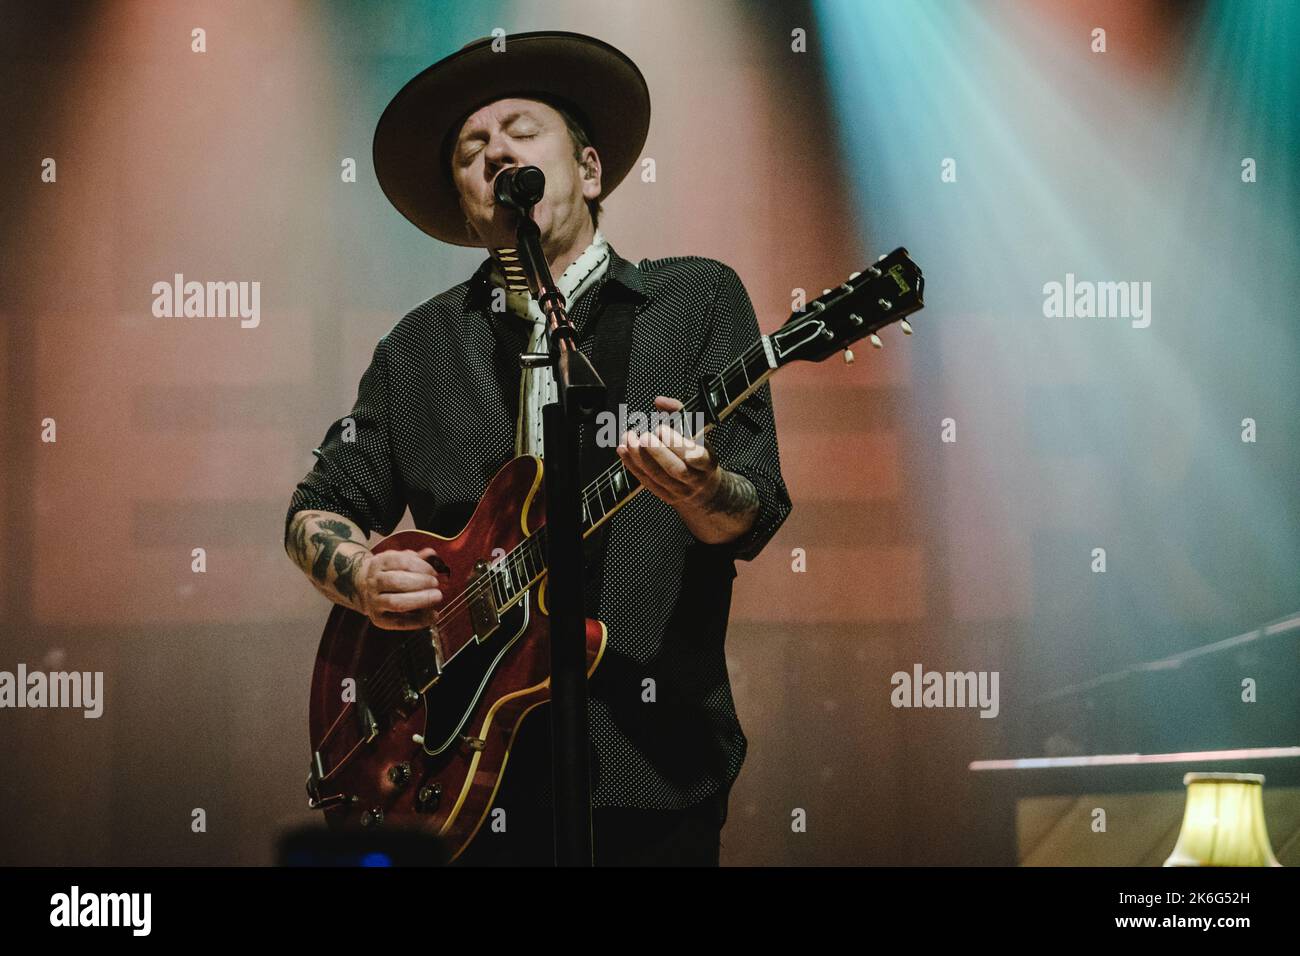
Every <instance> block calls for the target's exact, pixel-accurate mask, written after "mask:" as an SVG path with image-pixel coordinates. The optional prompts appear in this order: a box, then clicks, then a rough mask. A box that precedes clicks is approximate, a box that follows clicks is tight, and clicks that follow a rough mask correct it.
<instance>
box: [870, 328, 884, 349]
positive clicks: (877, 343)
mask: <svg viewBox="0 0 1300 956" xmlns="http://www.w3.org/2000/svg"><path fill="white" fill-rule="evenodd" d="M871 344H872V345H874V346H875V347H876V348H878V349H883V348H884V347H885V343H884V342H882V341H880V336H879V335H877V334H876V333H875V332H872V333H871Z"/></svg>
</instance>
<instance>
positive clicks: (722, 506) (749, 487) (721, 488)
mask: <svg viewBox="0 0 1300 956" xmlns="http://www.w3.org/2000/svg"><path fill="white" fill-rule="evenodd" d="M704 507H705V508H706V509H707V510H709V511H712V512H714V513H718V514H727V515H746V514H749V513H750V512H751V511H756V510H758V490H757V489H756V488H755V487H754V483H753V482H752V481H750V480H749V479H748V478H746V477H745V476H744V475H738V474H736V473H735V472H734V471H727V469H725V468H724V469H722V481H720V482H719V483H718V490H717V491H716V492H714V494H713V497H712V498H710V499H709V500H708V501H707V502H706V503H705V505H704Z"/></svg>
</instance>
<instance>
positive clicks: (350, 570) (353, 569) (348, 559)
mask: <svg viewBox="0 0 1300 956" xmlns="http://www.w3.org/2000/svg"><path fill="white" fill-rule="evenodd" d="M365 556H366V553H365V552H364V551H358V552H356V553H355V554H352V555H346V554H336V555H334V571H335V577H334V587H335V589H336V590H337V591H338V592H339V594H342V595H343V596H344V597H345V598H347V599H348V600H349V601H351V600H354V599H355V598H356V596H357V582H356V574H357V568H359V567H361V560H362V558H364V557H365Z"/></svg>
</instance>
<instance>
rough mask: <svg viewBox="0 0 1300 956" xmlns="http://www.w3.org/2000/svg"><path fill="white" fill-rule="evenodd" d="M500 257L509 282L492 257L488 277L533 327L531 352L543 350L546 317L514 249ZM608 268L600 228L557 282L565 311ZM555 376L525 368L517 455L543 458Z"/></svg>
mask: <svg viewBox="0 0 1300 956" xmlns="http://www.w3.org/2000/svg"><path fill="white" fill-rule="evenodd" d="M496 252H497V253H498V255H500V256H501V259H502V261H504V262H505V263H506V265H507V269H508V271H510V273H511V276H510V280H509V281H507V280H506V277H505V276H504V275H502V273H501V266H500V264H499V263H498V262H497V261H496V256H494V257H493V262H492V271H491V273H490V274H489V278H490V279H491V281H492V282H493V284H495V285H497V286H500V287H501V288H503V289H505V290H506V308H507V310H508V311H509V312H510V313H511V314H513V315H517V316H519V318H520V319H522V320H523V321H525V322H528V323H530V324H531V325H532V334H531V335H530V336H529V337H528V348H527V350H528V351H529V352H541V351H544V343H545V332H546V314H545V313H544V312H543V311H542V307H541V306H540V305H538V303H537V300H536V299H534V298H533V297H532V294H531V293H530V292H529V291H528V284H527V282H526V280H525V279H524V277H523V272H522V269H521V268H520V267H519V266H517V265H513V263H517V262H518V257H517V256H516V253H515V250H513V249H498V250H496ZM608 268H609V243H608V242H606V241H605V237H604V236H603V235H601V232H600V230H599V229H597V230H596V234H595V236H594V237H593V238H592V241H591V245H589V246H588V247H587V249H586V251H585V252H583V254H582V255H580V256H578V258H577V259H575V260H574V261H573V264H572V265H571V266H569V267H568V268H567V269H565V270H564V274H563V275H561V276H560V277H559V278H558V279H556V280H555V284H556V285H557V286H559V289H560V292H561V293H562V294H563V295H564V304H565V308H566V309H567V310H568V311H569V312H570V313H572V311H573V305H574V303H575V302H577V301H578V297H579V296H581V295H582V294H583V293H584V292H586V291H587V290H588V289H590V288H591V287H592V286H594V285H595V284H596V280H598V279H599V278H600V277H601V276H602V275H604V274H605V271H606V270H607V269H608ZM556 396H557V393H556V387H555V376H554V375H553V374H552V373H551V367H550V366H549V365H544V366H542V367H540V368H526V369H524V370H523V374H522V375H521V376H520V381H519V426H518V428H517V429H516V431H515V455H516V456H518V455H537V456H538V457H539V458H540V457H542V406H543V405H546V404H548V403H549V402H554V401H556Z"/></svg>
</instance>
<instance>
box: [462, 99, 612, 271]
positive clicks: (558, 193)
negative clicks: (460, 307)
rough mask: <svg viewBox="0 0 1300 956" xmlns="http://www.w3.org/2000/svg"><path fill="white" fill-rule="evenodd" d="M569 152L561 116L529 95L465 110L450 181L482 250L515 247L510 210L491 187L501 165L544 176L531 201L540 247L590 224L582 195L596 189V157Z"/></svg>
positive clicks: (560, 243) (564, 241)
mask: <svg viewBox="0 0 1300 956" xmlns="http://www.w3.org/2000/svg"><path fill="white" fill-rule="evenodd" d="M581 159H582V160H583V161H585V163H586V165H585V168H584V166H582V165H581V164H580V162H579V159H577V158H575V157H574V148H573V140H572V139H571V138H570V136H569V131H568V128H567V127H566V126H565V124H564V117H563V116H561V115H560V114H559V112H558V111H557V110H555V109H554V108H553V107H551V106H549V105H547V104H546V103H542V102H540V101H538V100H532V99H504V100H496V101H495V102H493V103H489V104H488V105H487V106H484V107H483V108H482V109H480V110H479V111H478V112H476V113H474V114H472V115H471V116H470V117H469V118H468V119H467V120H465V123H464V125H462V126H461V129H460V133H459V135H458V136H457V138H456V144H455V147H454V148H453V149H452V154H451V168H452V179H453V181H454V182H455V184H456V189H457V191H458V192H459V193H460V206H461V209H462V210H464V212H465V218H466V219H468V220H469V223H470V225H471V226H472V227H473V230H474V233H475V234H476V235H477V236H478V238H479V239H480V240H481V241H482V242H483V244H484V245H485V246H487V247H488V248H498V247H502V246H510V247H513V246H516V245H518V240H517V238H516V235H515V222H516V216H517V214H516V213H515V212H514V211H513V210H511V209H510V208H509V207H506V206H500V205H498V204H497V202H496V200H495V198H494V197H493V195H492V185H493V181H494V180H495V178H496V176H497V174H498V173H499V172H501V170H503V169H506V168H508V167H511V166H537V167H539V168H540V169H541V170H542V172H543V173H545V174H546V193H545V195H543V197H542V200H541V202H539V203H538V204H537V205H536V206H535V207H533V219H534V220H535V221H536V222H537V226H538V228H539V229H540V230H541V233H542V244H543V247H544V248H564V247H567V246H568V245H569V244H570V243H572V242H574V241H576V239H577V238H578V237H579V236H580V235H581V233H582V231H583V229H584V228H585V227H586V226H589V225H590V223H591V215H590V213H588V211H587V202H586V201H587V200H588V199H595V198H596V197H597V196H599V195H600V158H599V157H598V156H597V155H596V150H595V149H593V148H592V147H590V146H588V147H585V148H584V149H583V151H582V155H581Z"/></svg>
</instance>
